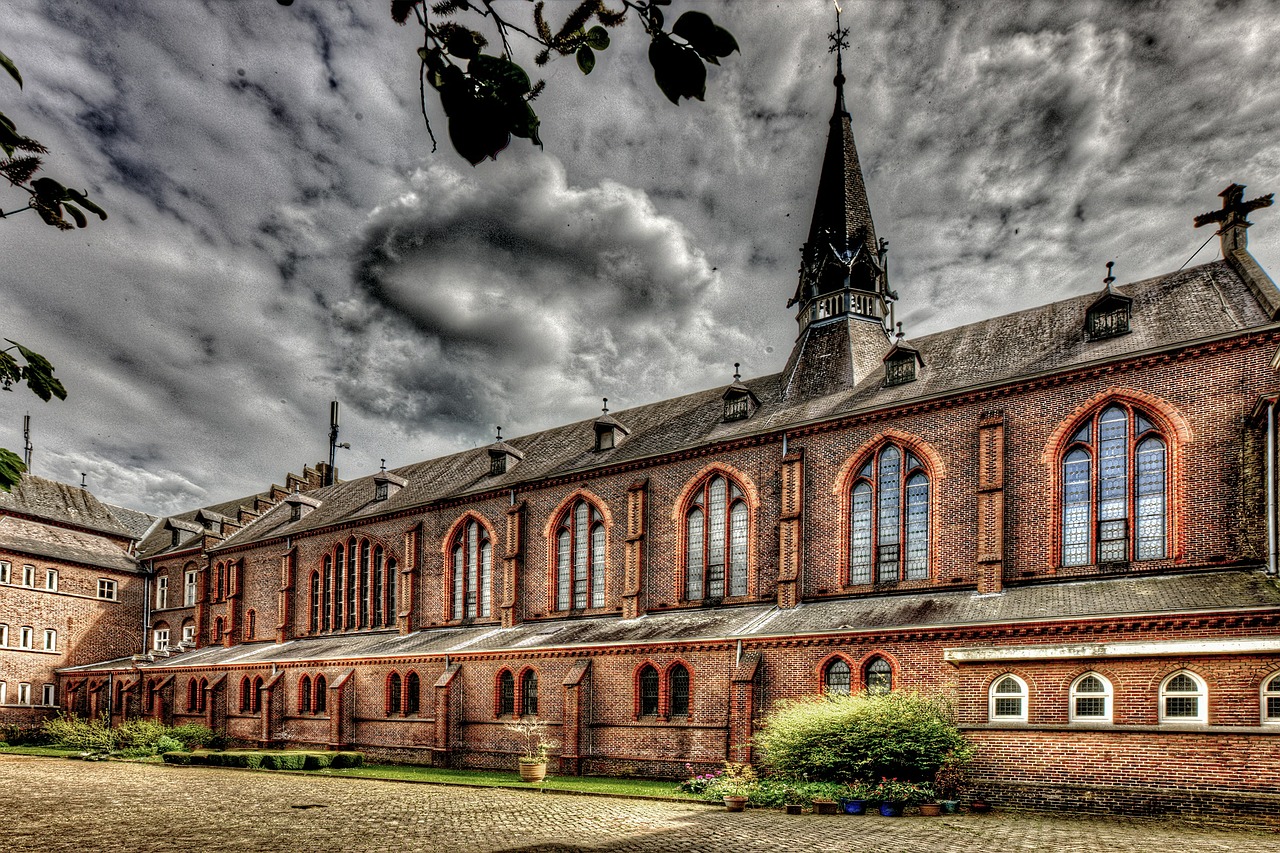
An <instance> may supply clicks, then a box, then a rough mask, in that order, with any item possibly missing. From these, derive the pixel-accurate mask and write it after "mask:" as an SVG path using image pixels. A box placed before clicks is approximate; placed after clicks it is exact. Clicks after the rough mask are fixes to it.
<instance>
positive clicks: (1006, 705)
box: [989, 675, 1027, 723]
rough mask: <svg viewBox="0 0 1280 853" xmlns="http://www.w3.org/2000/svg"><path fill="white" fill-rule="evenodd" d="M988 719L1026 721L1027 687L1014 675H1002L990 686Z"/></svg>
mask: <svg viewBox="0 0 1280 853" xmlns="http://www.w3.org/2000/svg"><path fill="white" fill-rule="evenodd" d="M989 713H990V718H991V719H992V720H993V721H994V720H1006V721H1019V722H1024V723H1025V722H1026V721H1027V685H1026V683H1025V682H1023V680H1022V679H1021V678H1019V677H1018V676H1016V675H1003V676H1001V677H1000V678H997V679H996V680H995V683H994V684H992V685H991V706H990V708H989Z"/></svg>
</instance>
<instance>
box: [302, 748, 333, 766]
mask: <svg viewBox="0 0 1280 853" xmlns="http://www.w3.org/2000/svg"><path fill="white" fill-rule="evenodd" d="M331 764H333V753H332V752H308V753H306V755H304V756H303V765H302V766H303V769H304V770H322V769H324V768H325V767H328V766H329V765H331Z"/></svg>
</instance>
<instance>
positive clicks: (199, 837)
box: [0, 755, 1280, 853]
mask: <svg viewBox="0 0 1280 853" xmlns="http://www.w3.org/2000/svg"><path fill="white" fill-rule="evenodd" d="M0 790H3V791H4V792H5V797H4V805H3V807H0V814H2V815H3V823H2V824H0V833H3V842H2V844H0V846H3V848H4V849H9V850H34V851H75V853H90V851H99V850H104V851H105V850H121V851H156V853H160V851H165V853H168V851H204V850H212V849H217V850H220V851H250V850H252V851H258V850H290V851H295V850H322V849H323V850H343V851H366V850H367V851H379V853H385V851H430V853H436V851H440V853H446V851H495V853H496V851H505V853H533V851H548V853H551V851H556V853H569V851H637V853H641V852H643V853H663V851H698V853H712V852H713V851H735V853H738V851H756V850H759V851H788V853H791V851H803V853H822V851H863V850H866V851H959V852H960V853H965V851H981V853H991V851H995V850H1000V851H1013V850H1046V851H1085V850H1100V851H1101V850H1106V851H1143V853H1152V851H1166V850H1167V851H1178V853H1187V851H1197V853H1198V852H1199V851H1233V853H1246V851H1253V850H1257V851H1268V853H1270V852H1271V851H1273V850H1274V848H1275V847H1276V845H1277V842H1280V836H1278V835H1277V834H1276V833H1275V832H1272V831H1268V830H1265V829H1248V828H1234V829H1229V828H1221V827H1215V826H1206V825H1199V824H1194V823H1189V822H1182V821H1163V820H1150V819H1119V818H1113V819H1098V818H1076V817H1068V816H1046V815H1040V814H1032V813H1022V812H996V813H993V814H989V815H958V816H954V817H937V818H921V817H905V818H897V819H892V818H882V817H878V816H863V817H850V816H845V815H840V816H835V817H826V816H823V817H818V816H812V815H805V816H802V817H788V816H786V815H783V814H781V813H780V812H776V811H764V810H760V811H748V812H746V813H744V814H730V813H727V812H725V811H723V810H721V809H717V808H714V807H710V806H704V805H697V804H691V803H679V802H655V801H648V800H629V799H617V798H612V797H588V796H577V795H560V794H539V793H536V792H533V791H513V790H505V789H477V788H460V787H445V786H438V785H415V784H406V783H402V782H384V781H376V780H365V779H335V778H321V777H316V776H302V775H286V774H273V773H263V772H250V771H238V770H226V769H219V768H206V767H169V766H164V765H155V764H131V763H122V762H88V763H86V762H79V761H67V760H64V759H54V758H36V757H27V756H13V755H0Z"/></svg>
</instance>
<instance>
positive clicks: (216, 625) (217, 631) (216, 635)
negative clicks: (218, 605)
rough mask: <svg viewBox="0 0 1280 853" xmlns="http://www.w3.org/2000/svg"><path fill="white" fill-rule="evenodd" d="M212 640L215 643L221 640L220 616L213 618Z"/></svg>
mask: <svg viewBox="0 0 1280 853" xmlns="http://www.w3.org/2000/svg"><path fill="white" fill-rule="evenodd" d="M213 641H214V642H215V643H221V642H222V617H221V616H219V617H218V618H217V619H214V620H213Z"/></svg>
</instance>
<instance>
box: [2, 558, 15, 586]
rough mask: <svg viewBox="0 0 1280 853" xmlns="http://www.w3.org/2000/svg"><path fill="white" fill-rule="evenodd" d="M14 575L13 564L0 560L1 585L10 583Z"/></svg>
mask: <svg viewBox="0 0 1280 853" xmlns="http://www.w3.org/2000/svg"><path fill="white" fill-rule="evenodd" d="M12 573H13V564H12V563H10V562H9V561H8V560H0V583H9V582H10V578H11V577H12V576H13V574H12Z"/></svg>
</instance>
